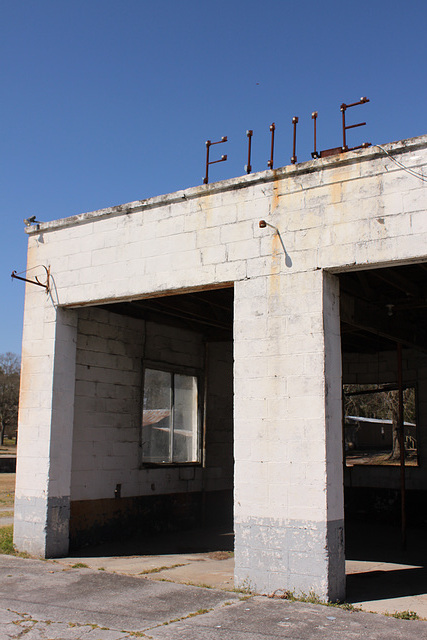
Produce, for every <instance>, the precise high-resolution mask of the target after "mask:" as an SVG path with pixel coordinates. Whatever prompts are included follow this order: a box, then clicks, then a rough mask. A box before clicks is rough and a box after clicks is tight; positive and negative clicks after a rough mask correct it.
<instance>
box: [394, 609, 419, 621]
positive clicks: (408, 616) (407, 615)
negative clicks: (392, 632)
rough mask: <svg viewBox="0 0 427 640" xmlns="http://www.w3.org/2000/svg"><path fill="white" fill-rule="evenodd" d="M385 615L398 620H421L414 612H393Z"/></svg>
mask: <svg viewBox="0 0 427 640" xmlns="http://www.w3.org/2000/svg"><path fill="white" fill-rule="evenodd" d="M387 615H391V617H392V618H399V620H421V618H420V616H419V615H418V613H416V612H415V611H408V610H406V611H395V612H394V613H392V614H387Z"/></svg>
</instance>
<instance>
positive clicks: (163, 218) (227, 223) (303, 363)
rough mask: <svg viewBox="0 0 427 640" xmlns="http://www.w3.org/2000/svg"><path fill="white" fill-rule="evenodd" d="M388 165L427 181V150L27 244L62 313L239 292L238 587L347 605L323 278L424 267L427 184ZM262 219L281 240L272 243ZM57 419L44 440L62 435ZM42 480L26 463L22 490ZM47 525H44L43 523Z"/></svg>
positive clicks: (266, 179) (38, 235)
mask: <svg viewBox="0 0 427 640" xmlns="http://www.w3.org/2000/svg"><path fill="white" fill-rule="evenodd" d="M387 154H389V155H387ZM390 155H392V156H393V157H394V158H395V159H397V160H398V161H399V162H400V163H402V164H403V165H404V166H406V167H410V168H411V169H413V170H415V171H416V172H418V173H423V172H424V173H425V168H426V165H427V137H422V138H417V139H413V140H407V141H400V142H397V143H392V144H389V145H386V146H385V151H384V150H383V149H379V148H377V147H372V148H370V149H365V150H358V151H353V152H349V153H346V154H342V155H339V156H336V157H330V158H325V159H319V160H314V161H311V162H307V163H302V164H300V165H294V166H289V167H283V168H280V169H277V170H274V171H265V172H260V173H257V174H252V175H249V176H243V177H239V178H235V179H233V180H227V181H224V182H221V183H216V184H211V185H204V186H200V187H195V188H192V189H186V190H183V191H179V192H177V193H174V194H169V195H167V196H160V197H158V198H151V199H149V200H142V201H138V202H133V203H129V204H126V205H122V206H120V207H113V208H110V209H105V210H102V211H97V212H93V213H87V214H82V215H79V216H74V217H72V218H69V219H65V220H57V221H54V222H51V223H45V224H42V225H40V228H39V229H38V230H33V231H30V232H29V257H28V267H29V268H32V267H34V266H36V265H40V264H44V265H46V266H48V265H49V266H50V268H51V273H52V275H53V278H54V282H55V288H54V289H53V288H52V298H53V303H54V304H55V305H56V306H59V307H65V308H67V309H68V308H78V307H79V306H82V305H92V306H93V305H97V304H101V303H102V304H105V303H106V302H108V303H113V302H115V301H119V300H129V299H134V298H143V297H153V296H156V295H159V294H165V293H168V292H173V293H175V294H176V293H179V292H181V291H193V290H197V289H203V288H212V287H217V286H224V285H228V284H233V283H234V285H235V300H234V307H235V325H234V329H235V331H234V335H235V339H234V363H235V364H234V367H235V368H234V382H235V386H234V439H235V523H236V564H237V569H236V582H237V584H241V583H242V581H243V582H245V581H246V582H250V584H251V585H252V586H253V587H254V588H255V589H257V590H259V591H265V590H269V589H272V588H273V587H277V588H289V589H296V590H303V591H309V590H315V591H316V592H317V593H318V594H319V595H320V596H322V597H331V598H332V597H340V596H341V595H342V584H343V578H344V574H343V565H342V561H341V557H342V547H343V540H342V536H341V533H340V532H341V524H340V523H341V521H342V502H341V501H340V499H339V496H338V494H339V493H340V489H339V487H340V483H341V486H342V465H341V462H342V461H341V456H340V454H339V452H338V451H337V450H336V443H334V437H337V434H336V431H337V416H336V412H337V405H338V399H339V395H340V388H341V381H340V380H338V378H339V374H337V370H338V369H339V364H338V363H337V353H338V351H339V346H337V345H339V336H338V333H337V331H338V330H337V326H338V318H337V313H336V300H335V298H336V283H334V278H333V277H332V276H331V277H330V278H329V277H327V273H326V272H331V273H334V272H336V273H339V272H340V271H343V270H346V269H357V268H364V267H369V266H386V265H387V266H390V265H399V264H405V263H406V262H408V261H417V260H418V261H427V250H426V247H427V216H426V215H425V210H426V208H427V185H426V182H425V181H423V180H420V179H419V178H417V177H416V176H415V175H413V174H409V173H407V172H406V171H405V170H404V169H403V168H402V166H397V165H396V164H395V163H394V162H393V161H392V160H391V158H390ZM260 219H265V220H266V221H267V222H268V223H269V224H270V225H272V226H267V227H265V228H260V227H259V224H258V223H259V220H260ZM272 227H273V228H272ZM43 296H44V294H43V292H42V291H39V292H35V293H34V294H31V295H29V297H27V302H26V310H25V323H26V324H28V325H32V326H34V327H36V329H38V328H39V326H40V324H39V321H38V320H37V318H38V317H42V316H43V315H44V314H46V315H47V316H49V317H52V318H53V322H54V323H55V322H56V320H55V312H54V311H53V310H52V308H51V307H52V300H50V299H49V300H47V299H46V297H43ZM33 319H34V324H33ZM35 335H37V333H36V334H35ZM25 336H27V337H25ZM46 339H47V342H46V344H44V342H43V343H42V344H41V345H37V344H36V342H35V341H33V339H32V338H31V339H30V338H28V334H25V332H24V347H25V348H24V354H25V355H24V358H28V359H31V358H33V357H36V354H37V349H38V348H40V347H41V351H42V354H43V356H44V355H46V357H47V356H49V355H51V356H52V358H53V359H55V358H56V357H59V353H58V354H54V352H53V350H52V348H51V346H52V345H51V342H49V340H50V338H49V337H48V336H46ZM46 362H49V360H48V359H47V360H46ZM337 367H338V369H337ZM44 371H45V373H44V375H45V376H46V383H47V386H46V388H49V385H51V386H52V385H53V386H54V385H55V368H54V367H53V366H46V369H45V370H44ZM70 393H71V394H73V393H74V388H73V389H72V391H71V392H70ZM35 395H36V392H34V391H33V390H32V389H30V390H29V393H28V394H27V395H26V396H25V401H24V402H23V405H22V409H21V411H22V425H23V426H22V430H28V431H30V429H31V428H32V426H33V425H34V424H36V423H37V420H38V414H37V405H36V400H35V399H34V397H35ZM49 403H51V400H49V398H48V399H47V400H46V407H48V406H49ZM49 415H50V414H49V413H48V412H47V413H46V420H47V422H46V438H48V437H50V433H51V432H52V433H53V431H52V429H53V425H51V424H50V423H49V420H50V418H49ZM20 429H21V426H20ZM26 437H27V436H24V438H26ZM43 446H45V451H46V452H47V454H46V455H47V456H49V449H48V447H47V445H43ZM42 460H44V459H43V458H42ZM43 464H44V466H42V467H40V468H41V472H40V473H41V479H40V486H43V487H46V486H47V485H48V481H47V477H46V476H47V474H48V469H49V466H48V464H49V463H48V462H46V463H43ZM31 471H32V460H31V459H30V458H27V459H26V460H24V461H23V462H22V463H21V465H20V469H19V470H18V475H19V476H20V477H21V478H24V477H25V476H27V477H30V476H31ZM19 482H20V483H21V484H20V486H21V487H24V485H25V482H24V481H22V482H21V480H19ZM25 486H28V483H27V484H26V485H25ZM25 491H26V489H25V490H24V489H23V490H22V492H21V496H25V495H26V494H25ZM38 517H39V521H40V523H41V522H43V518H44V515H43V513H41V512H40V514H39V516H38ZM300 545H301V546H300ZM307 550H308V551H307ZM308 555H310V558H309V557H308ZM334 572H335V574H336V576H335V577H334V575H333V574H334Z"/></svg>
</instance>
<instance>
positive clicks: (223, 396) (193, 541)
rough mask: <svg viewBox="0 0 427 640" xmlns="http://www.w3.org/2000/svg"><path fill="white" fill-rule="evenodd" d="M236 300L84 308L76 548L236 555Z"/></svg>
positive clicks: (223, 292)
mask: <svg viewBox="0 0 427 640" xmlns="http://www.w3.org/2000/svg"><path fill="white" fill-rule="evenodd" d="M233 300H234V295H233V287H232V286H228V287H226V288H215V289H202V290H197V291H191V292H185V293H180V294H173V293H172V294H170V295H164V296H162V297H153V298H143V299H138V300H135V299H133V300H129V301H121V302H111V303H107V304H102V305H98V306H94V307H85V308H81V309H79V319H78V343H77V359H76V363H77V364H76V392H75V415H74V436H73V464H72V487H71V517H70V547H71V549H72V550H73V553H77V555H78V554H81V549H82V547H83V546H87V545H90V546H91V549H92V551H93V552H94V553H98V555H99V554H101V555H110V554H111V553H115V554H116V555H117V554H118V555H136V554H145V555H147V554H153V553H154V554H155V553H156V552H158V553H162V554H164V553H183V552H186V553H189V552H190V551H191V552H201V551H213V552H214V551H224V552H227V551H228V552H232V550H233V477H234V469H233ZM190 531H193V533H190ZM194 531H196V532H197V533H194ZM117 542H119V543H120V544H119V545H118V544H117ZM100 545H101V546H100ZM105 545H107V546H105ZM112 545H113V546H112ZM95 547H96V548H97V551H96V550H95ZM107 552H108V553H107Z"/></svg>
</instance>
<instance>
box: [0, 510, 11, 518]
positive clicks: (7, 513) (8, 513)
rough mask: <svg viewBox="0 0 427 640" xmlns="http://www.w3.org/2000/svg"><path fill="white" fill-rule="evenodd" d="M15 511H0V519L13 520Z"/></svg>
mask: <svg viewBox="0 0 427 640" xmlns="http://www.w3.org/2000/svg"><path fill="white" fill-rule="evenodd" d="M12 516H13V511H0V518H11V517H12Z"/></svg>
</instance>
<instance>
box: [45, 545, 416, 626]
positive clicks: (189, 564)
mask: <svg viewBox="0 0 427 640" xmlns="http://www.w3.org/2000/svg"><path fill="white" fill-rule="evenodd" d="M195 533H196V532H191V533H190V532H187V533H184V534H182V533H181V534H173V536H172V537H173V541H172V542H171V543H170V544H168V543H167V540H168V538H169V540H171V534H169V536H160V537H159V538H158V539H157V542H156V544H155V546H153V547H152V548H150V545H148V547H147V548H146V554H141V542H140V541H136V542H134V543H132V541H130V542H126V543H125V542H123V543H121V544H119V545H117V544H116V545H113V544H111V545H100V546H98V547H96V548H95V547H93V548H86V549H84V550H81V549H80V550H79V551H78V552H77V553H76V555H73V556H70V557H67V558H58V559H56V560H54V561H52V562H58V563H60V564H62V565H65V566H67V567H72V566H75V565H78V564H82V565H85V566H87V567H90V568H91V569H97V570H99V571H106V572H112V573H118V574H123V575H129V576H136V577H138V576H141V577H148V578H150V579H152V580H160V581H170V582H175V583H180V584H190V585H196V586H202V587H210V588H214V589H224V590H232V589H234V580H233V573H234V558H233V553H232V551H231V549H232V539H233V538H232V534H231V533H228V534H221V536H220V537H219V538H218V539H217V541H216V542H217V544H213V543H212V542H213V541H212V540H211V544H210V545H209V548H210V549H220V550H216V551H215V550H212V551H207V550H203V547H204V546H206V545H205V544H204V542H205V543H206V541H203V539H202V537H203V532H198V535H196V537H194V534H195ZM221 538H222V539H221ZM195 539H196V540H197V542H198V544H192V543H194V542H195ZM144 546H146V545H144ZM191 547H193V549H195V550H197V552H196V553H191V552H187V549H188V548H191ZM168 549H170V550H171V551H174V552H171V553H168V552H166V551H167V550H168ZM150 552H153V553H150ZM149 554H150V555H149ZM346 574H347V602H349V603H351V604H354V605H355V606H357V607H360V608H361V609H363V610H364V611H371V612H378V613H395V612H401V611H414V612H415V613H417V614H418V616H420V617H422V618H426V619H427V569H426V568H424V566H419V565H411V564H397V563H395V562H394V563H393V562H383V561H382V562H379V561H374V560H372V561H366V560H347V561H346Z"/></svg>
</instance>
